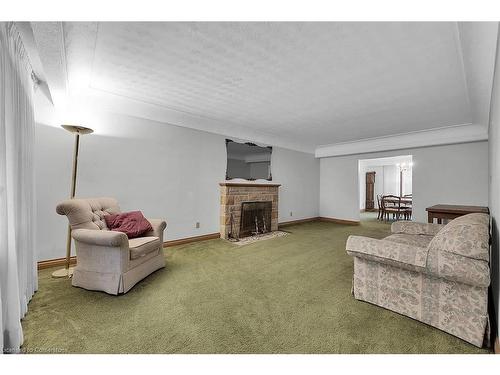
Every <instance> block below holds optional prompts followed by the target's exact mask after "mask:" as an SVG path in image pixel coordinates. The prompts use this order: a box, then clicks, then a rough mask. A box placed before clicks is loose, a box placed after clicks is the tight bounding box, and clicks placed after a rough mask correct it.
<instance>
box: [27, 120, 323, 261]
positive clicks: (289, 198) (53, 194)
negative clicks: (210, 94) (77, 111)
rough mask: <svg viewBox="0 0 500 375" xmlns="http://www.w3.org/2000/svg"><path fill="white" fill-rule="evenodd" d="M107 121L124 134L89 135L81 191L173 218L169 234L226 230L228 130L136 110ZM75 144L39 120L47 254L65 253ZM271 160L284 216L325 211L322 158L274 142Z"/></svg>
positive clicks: (40, 232)
mask: <svg viewBox="0 0 500 375" xmlns="http://www.w3.org/2000/svg"><path fill="white" fill-rule="evenodd" d="M101 121H103V122H105V123H106V128H107V130H108V131H107V132H106V134H116V136H111V135H100V134H91V135H86V136H83V137H82V138H81V144H80V145H81V149H80V159H79V160H80V163H79V169H78V183H77V196H78V197H99V196H111V197H115V198H117V199H118V201H119V203H120V206H121V208H122V210H124V211H128V210H136V209H138V210H141V211H143V212H144V214H145V216H146V217H152V218H155V217H157V218H165V219H166V220H167V225H168V226H167V230H166V239H167V240H172V239H178V238H185V237H191V236H197V235H203V234H208V233H214V232H218V231H219V200H220V198H219V182H221V181H223V180H224V177H225V172H226V145H225V137H224V136H220V135H215V134H211V133H206V132H201V131H198V130H193V129H188V128H183V127H177V126H172V125H166V124H161V123H157V122H154V121H149V120H144V119H138V118H133V117H128V116H119V115H106V116H105V117H101ZM89 125H90V124H89ZM72 151H73V137H72V135H71V134H69V133H67V132H66V131H64V130H62V129H61V128H55V127H52V126H46V125H41V124H37V126H36V144H35V152H36V154H35V156H36V177H37V186H36V188H37V201H38V206H37V211H38V212H37V236H38V237H37V239H38V249H37V250H38V259H39V260H46V259H53V258H60V257H63V256H64V254H65V250H64V248H65V238H66V225H67V221H66V218H65V217H61V216H59V215H57V214H56V212H55V207H56V205H57V203H58V202H60V201H62V200H64V199H67V197H68V196H69V186H70V179H71V158H72ZM271 168H272V172H273V182H279V183H281V184H282V187H281V191H280V197H279V199H280V201H279V210H280V221H285V220H295V219H300V218H306V217H314V216H318V199H319V194H318V191H319V161H318V160H317V159H315V158H314V155H312V154H306V153H302V152H297V151H290V150H285V149H280V148H277V147H274V148H273V155H272V167H271ZM290 211H292V212H293V217H290V216H289V212H290ZM196 222H200V228H199V229H196V228H195V223H196Z"/></svg>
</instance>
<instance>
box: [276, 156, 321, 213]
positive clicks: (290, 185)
mask: <svg viewBox="0 0 500 375" xmlns="http://www.w3.org/2000/svg"><path fill="white" fill-rule="evenodd" d="M271 172H272V175H273V182H278V183H280V184H281V187H280V193H279V212H278V215H279V216H278V221H279V222H280V223H282V222H286V221H293V220H300V219H306V218H310V217H317V216H318V215H319V180H320V176H319V160H318V159H316V158H315V157H314V155H313V154H306V153H302V152H298V151H292V150H287V149H284V148H277V147H273V153H272V156H271ZM290 212H292V216H290Z"/></svg>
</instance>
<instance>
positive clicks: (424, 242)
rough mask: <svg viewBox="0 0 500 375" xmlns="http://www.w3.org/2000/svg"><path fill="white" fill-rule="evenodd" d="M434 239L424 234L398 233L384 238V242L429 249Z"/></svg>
mask: <svg viewBox="0 0 500 375" xmlns="http://www.w3.org/2000/svg"><path fill="white" fill-rule="evenodd" d="M433 238H434V236H426V235H423V234H402V233H396V234H391V235H390V236H388V237H386V238H384V240H387V241H394V242H397V243H402V244H407V245H413V246H419V247H425V248H427V246H429V243H430V242H431V241H432V239H433Z"/></svg>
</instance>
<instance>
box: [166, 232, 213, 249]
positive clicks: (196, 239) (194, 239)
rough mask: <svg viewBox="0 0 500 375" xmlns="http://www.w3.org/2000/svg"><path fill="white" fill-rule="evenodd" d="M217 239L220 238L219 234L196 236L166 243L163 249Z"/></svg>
mask: <svg viewBox="0 0 500 375" xmlns="http://www.w3.org/2000/svg"><path fill="white" fill-rule="evenodd" d="M215 238H220V233H219V232H217V233H210V234H204V235H201V236H195V237H187V238H179V239H178V240H170V241H165V242H164V243H163V247H172V246H179V245H184V244H187V243H191V242H199V241H206V240H213V239H215Z"/></svg>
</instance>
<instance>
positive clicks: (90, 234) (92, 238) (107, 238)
mask: <svg viewBox="0 0 500 375" xmlns="http://www.w3.org/2000/svg"><path fill="white" fill-rule="evenodd" d="M71 237H73V238H74V239H75V241H79V242H83V243H86V244H89V245H97V246H109V247H122V246H127V247H128V237H127V235H126V234H125V233H123V232H117V231H111V230H95V229H75V230H73V231H71Z"/></svg>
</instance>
